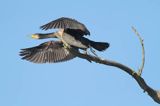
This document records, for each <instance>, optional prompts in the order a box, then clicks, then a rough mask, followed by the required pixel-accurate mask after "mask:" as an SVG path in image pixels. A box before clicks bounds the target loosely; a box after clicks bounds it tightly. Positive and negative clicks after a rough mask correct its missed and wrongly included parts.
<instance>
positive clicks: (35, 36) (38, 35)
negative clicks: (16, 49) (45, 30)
mask: <svg viewBox="0 0 160 106" xmlns="http://www.w3.org/2000/svg"><path fill="white" fill-rule="evenodd" d="M31 38H32V39H41V36H40V34H32V35H31Z"/></svg>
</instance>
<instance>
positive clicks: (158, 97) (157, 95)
mask: <svg viewBox="0 0 160 106" xmlns="http://www.w3.org/2000/svg"><path fill="white" fill-rule="evenodd" d="M132 29H133V30H134V32H135V33H136V35H137V36H138V38H139V40H140V43H141V45H142V65H141V67H140V69H139V71H138V73H136V71H135V70H133V69H131V68H129V67H128V66H126V65H123V64H121V63H119V62H116V61H112V60H107V59H101V58H99V57H96V56H92V55H88V54H82V53H80V52H77V51H75V50H74V49H73V48H71V47H70V46H67V49H68V50H69V51H70V52H71V53H73V54H74V55H76V56H77V57H79V58H82V59H86V60H88V61H90V62H91V61H93V62H96V63H99V64H104V65H107V66H113V67H117V68H119V69H121V70H123V71H125V72H126V73H128V74H129V75H131V76H132V77H133V78H134V79H135V80H136V82H137V83H138V84H139V86H140V87H141V89H143V90H144V91H145V92H147V93H148V95H149V96H150V97H151V98H152V99H153V100H154V101H155V102H157V103H159V104H160V91H157V90H154V89H153V88H151V87H150V86H149V85H147V83H146V82H145V80H144V79H143V78H142V77H141V73H142V70H143V67H144V60H145V54H144V53H145V52H144V44H143V40H142V38H141V37H140V35H139V33H138V32H137V31H136V29H135V28H134V27H132Z"/></svg>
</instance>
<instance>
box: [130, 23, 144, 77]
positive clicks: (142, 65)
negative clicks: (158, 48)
mask: <svg viewBox="0 0 160 106" xmlns="http://www.w3.org/2000/svg"><path fill="white" fill-rule="evenodd" d="M132 30H133V31H134V32H135V34H136V35H137V36H138V39H139V41H140V43H141V46H142V64H141V66H140V68H139V70H138V75H139V76H141V75H142V71H143V68H144V63H145V49H144V43H143V39H142V37H141V36H140V34H139V33H138V31H137V30H136V29H135V28H134V27H133V26H132Z"/></svg>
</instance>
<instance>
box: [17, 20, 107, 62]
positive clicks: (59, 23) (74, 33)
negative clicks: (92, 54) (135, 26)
mask: <svg viewBox="0 0 160 106" xmlns="http://www.w3.org/2000/svg"><path fill="white" fill-rule="evenodd" d="M40 28H41V29H42V30H48V29H52V28H55V29H56V28H57V29H60V30H58V31H57V32H53V33H47V34H41V33H36V34H33V35H32V38H34V39H45V38H58V39H60V42H61V43H60V44H58V43H57V42H55V41H52V45H53V46H48V45H44V44H46V43H44V44H41V45H44V47H41V45H39V46H37V47H33V48H28V49H22V52H21V54H20V55H21V56H23V59H26V60H29V61H33V60H34V61H33V62H36V63H37V62H38V63H45V62H59V61H65V60H69V59H72V58H74V57H76V56H73V54H72V53H70V52H69V51H68V55H69V57H70V58H68V57H67V56H66V58H65V56H64V55H63V54H65V53H64V51H67V49H65V47H64V43H65V44H68V45H70V46H72V47H73V48H74V49H75V50H78V49H83V50H85V51H86V50H87V49H88V48H94V49H96V50H98V51H103V50H105V49H107V48H108V47H109V43H107V42H95V41H92V40H89V39H87V38H85V37H84V35H90V32H89V30H88V29H87V28H86V26H85V25H84V24H82V23H80V22H78V21H76V20H75V19H71V18H65V17H62V18H59V19H57V20H54V21H52V22H49V23H47V24H45V25H42V26H41V27H40ZM47 43H48V42H47ZM49 44H50V43H49ZM60 45H61V46H60ZM55 46H58V47H59V48H58V50H57V48H56V47H55ZM37 48H40V49H37ZM42 48H49V49H50V51H52V52H48V50H47V49H42ZM54 50H57V52H56V53H59V55H58V56H59V57H57V58H58V61H56V60H57V58H56V56H52V57H53V58H51V60H52V61H50V60H49V59H50V56H51V55H54V52H55V51H54ZM35 51H36V52H35ZM60 51H61V52H62V53H61V52H60ZM42 52H43V53H42ZM36 53H37V54H39V56H36ZM28 54H30V55H28ZM41 54H43V55H47V54H50V56H48V57H47V59H44V58H43V59H42V57H41ZM34 55H35V56H34ZM61 55H63V56H64V57H63V56H62V57H61V58H60V56H61ZM31 57H32V58H31ZM40 57H41V59H39V58H40ZM44 57H45V56H44ZM38 60H39V61H38Z"/></svg>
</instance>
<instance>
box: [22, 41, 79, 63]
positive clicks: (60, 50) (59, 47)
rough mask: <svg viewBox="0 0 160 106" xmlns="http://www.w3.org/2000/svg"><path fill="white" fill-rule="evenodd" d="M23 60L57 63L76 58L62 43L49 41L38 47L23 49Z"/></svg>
mask: <svg viewBox="0 0 160 106" xmlns="http://www.w3.org/2000/svg"><path fill="white" fill-rule="evenodd" d="M20 56H22V59H25V60H28V61H30V62H34V63H47V62H48V63H52V62H53V63H56V62H62V61H67V60H70V59H73V58H75V57H76V56H74V55H73V54H71V53H70V52H69V51H68V50H67V49H65V48H64V47H63V43H62V42H60V41H49V42H45V43H42V44H40V45H38V46H35V47H31V48H25V49H21V51H20Z"/></svg>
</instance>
